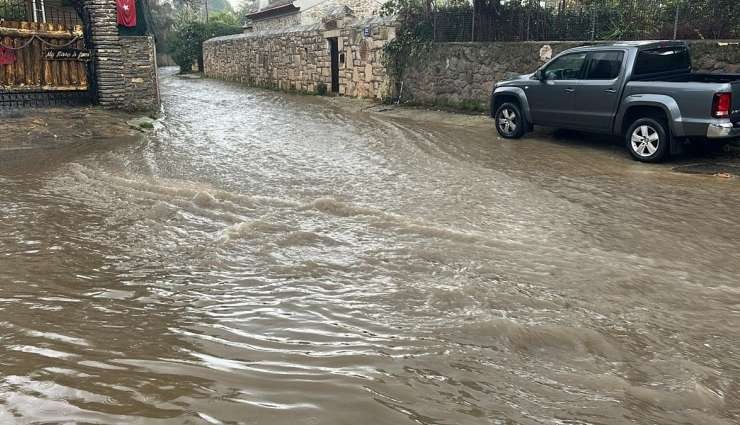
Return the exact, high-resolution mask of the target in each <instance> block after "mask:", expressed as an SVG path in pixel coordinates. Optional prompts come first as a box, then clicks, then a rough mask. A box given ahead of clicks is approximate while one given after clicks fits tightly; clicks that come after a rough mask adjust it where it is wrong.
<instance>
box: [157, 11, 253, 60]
mask: <svg viewBox="0 0 740 425" xmlns="http://www.w3.org/2000/svg"><path fill="white" fill-rule="evenodd" d="M225 15H232V13H230V12H224V13H219V14H216V15H214V16H213V18H212V19H209V21H208V22H207V23H206V22H202V20H201V18H200V16H199V15H198V14H197V13H195V12H193V11H191V10H185V11H183V12H182V13H180V14H179V15H178V16H177V20H176V21H175V25H174V30H175V31H174V36H173V37H172V41H171V46H170V48H171V51H172V59H173V60H174V61H175V63H177V64H178V65H179V66H180V72H190V71H191V70H192V67H193V64H194V63H196V62H197V63H198V69H199V70H201V71H202V70H203V42H204V41H206V40H208V39H210V38H213V37H221V36H224V35H232V34H239V33H241V32H242V27H241V26H240V25H238V24H237V22H238V20H237V19H236V18H234V17H231V16H225Z"/></svg>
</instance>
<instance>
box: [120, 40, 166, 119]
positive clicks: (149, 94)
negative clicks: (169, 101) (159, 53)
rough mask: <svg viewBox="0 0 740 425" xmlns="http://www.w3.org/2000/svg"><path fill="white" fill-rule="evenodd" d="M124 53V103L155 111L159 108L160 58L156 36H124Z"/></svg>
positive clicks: (136, 109) (137, 109)
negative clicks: (154, 37)
mask: <svg viewBox="0 0 740 425" xmlns="http://www.w3.org/2000/svg"><path fill="white" fill-rule="evenodd" d="M121 57H122V59H123V62H124V63H125V64H126V67H125V69H124V71H123V74H122V76H123V86H124V90H125V97H124V100H123V104H122V107H123V108H125V109H129V110H135V111H156V110H157V108H159V85H158V84H157V80H158V78H157V60H156V53H155V48H154V39H153V38H152V37H150V36H144V37H121Z"/></svg>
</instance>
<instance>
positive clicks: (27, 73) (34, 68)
mask: <svg viewBox="0 0 740 425" xmlns="http://www.w3.org/2000/svg"><path fill="white" fill-rule="evenodd" d="M90 59H91V58H90V53H89V51H88V50H87V49H86V48H85V34H84V31H83V27H82V26H81V25H73V26H68V25H65V24H56V23H40V22H25V21H4V20H0V107H3V106H5V107H7V106H11V107H13V106H34V105H44V106H46V105H56V104H76V103H81V102H89V101H90V96H89V93H90V78H89V66H88V63H89V61H90Z"/></svg>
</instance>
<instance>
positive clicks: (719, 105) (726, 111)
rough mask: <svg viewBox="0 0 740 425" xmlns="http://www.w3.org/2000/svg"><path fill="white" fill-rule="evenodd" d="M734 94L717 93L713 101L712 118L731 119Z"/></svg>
mask: <svg viewBox="0 0 740 425" xmlns="http://www.w3.org/2000/svg"><path fill="white" fill-rule="evenodd" d="M731 104H732V93H717V94H715V95H714V100H713V101H712V116H713V117H715V118H729V117H730V105H731Z"/></svg>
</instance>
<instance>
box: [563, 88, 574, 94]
mask: <svg viewBox="0 0 740 425" xmlns="http://www.w3.org/2000/svg"><path fill="white" fill-rule="evenodd" d="M574 91H575V89H571V88H567V89H565V92H566V93H573V92H574Z"/></svg>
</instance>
